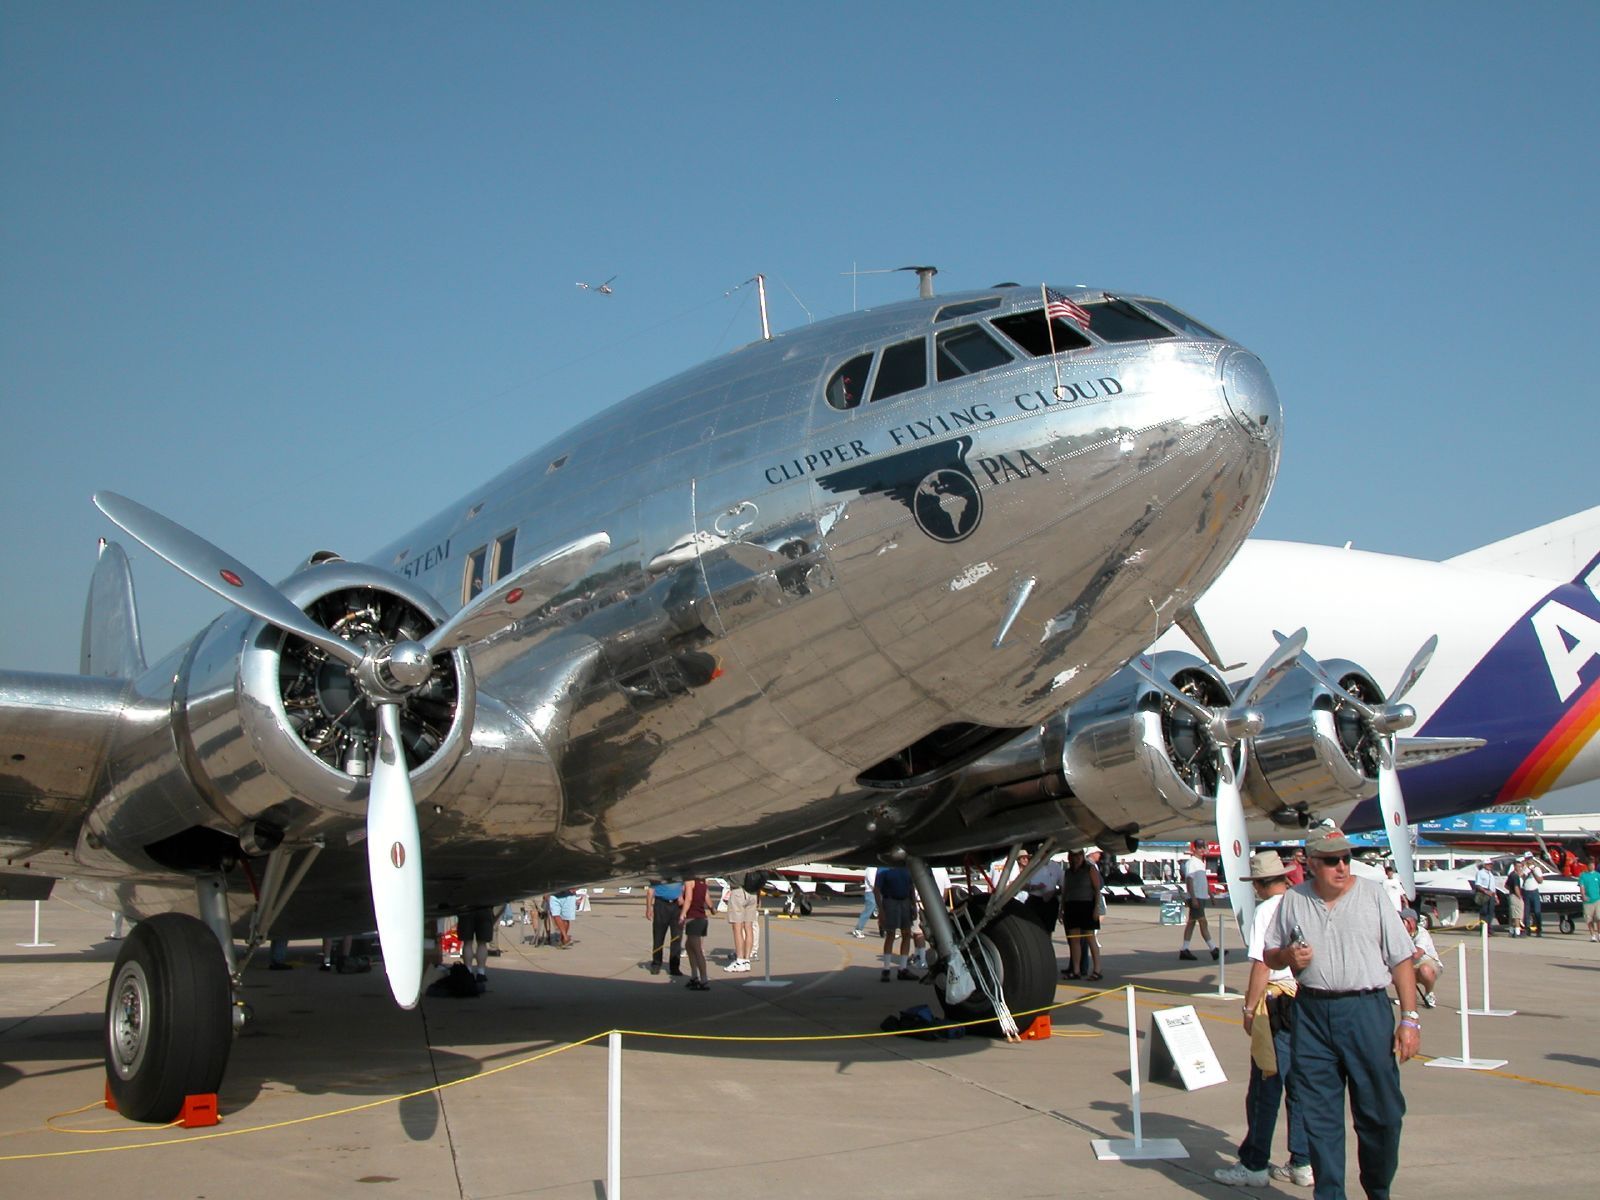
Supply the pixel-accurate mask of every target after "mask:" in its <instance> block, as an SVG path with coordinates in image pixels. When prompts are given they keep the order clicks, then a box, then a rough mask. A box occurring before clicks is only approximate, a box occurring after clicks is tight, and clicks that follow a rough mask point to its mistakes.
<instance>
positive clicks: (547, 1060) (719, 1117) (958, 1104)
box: [0, 885, 1600, 1200]
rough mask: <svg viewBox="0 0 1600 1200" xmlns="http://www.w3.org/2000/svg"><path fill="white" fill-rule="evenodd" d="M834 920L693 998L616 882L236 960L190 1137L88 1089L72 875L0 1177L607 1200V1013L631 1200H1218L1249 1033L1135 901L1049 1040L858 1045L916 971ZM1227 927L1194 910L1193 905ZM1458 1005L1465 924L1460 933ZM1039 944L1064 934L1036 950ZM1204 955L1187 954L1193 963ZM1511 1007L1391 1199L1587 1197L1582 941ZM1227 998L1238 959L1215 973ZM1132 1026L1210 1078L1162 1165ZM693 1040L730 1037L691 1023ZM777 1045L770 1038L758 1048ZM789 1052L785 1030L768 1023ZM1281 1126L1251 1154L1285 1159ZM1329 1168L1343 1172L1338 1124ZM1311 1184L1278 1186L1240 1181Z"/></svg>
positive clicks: (1185, 1104)
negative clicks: (424, 951)
mask: <svg viewBox="0 0 1600 1200" xmlns="http://www.w3.org/2000/svg"><path fill="white" fill-rule="evenodd" d="M855 912H856V907H855V905H853V904H850V905H846V904H844V903H837V904H834V905H831V906H829V905H821V906H819V907H818V909H817V911H816V914H815V915H813V916H811V917H808V918H803V919H800V920H781V919H774V920H772V921H771V923H770V927H771V932H770V936H769V941H768V942H767V943H766V944H764V945H763V947H762V955H763V958H764V959H765V960H766V961H767V962H770V963H771V965H772V967H773V969H774V972H775V977H777V978H781V979H786V980H789V981H791V982H790V984H789V986H787V987H783V988H771V989H763V988H757V987H750V986H746V985H747V984H748V983H750V982H751V981H753V980H755V979H759V978H760V974H759V968H761V967H762V966H763V963H759V962H758V963H757V968H758V972H757V973H756V974H753V975H750V976H739V975H729V974H726V973H725V972H723V971H722V969H721V966H720V964H721V962H724V961H726V959H727V957H728V954H727V949H728V947H729V946H730V945H731V938H730V937H729V932H728V929H727V925H726V923H725V922H724V921H721V920H716V921H713V923H712V930H711V937H710V938H709V939H708V941H709V947H710V949H711V950H712V952H713V956H714V959H715V962H714V965H713V967H712V975H713V979H712V990H711V991H710V992H707V993H696V992H690V991H687V990H686V989H685V988H684V987H683V986H681V984H682V982H683V981H682V980H672V979H669V978H668V977H667V975H666V974H665V973H663V974H662V975H661V976H659V977H653V976H651V975H649V974H648V973H647V972H646V971H645V970H644V962H645V959H646V954H647V944H648V942H649V928H648V926H647V925H646V923H645V920H644V915H643V901H642V899H641V898H640V896H639V895H638V894H635V895H633V896H630V897H615V896H607V897H605V898H600V899H597V900H596V902H595V905H594V911H593V912H592V913H588V914H583V915H581V916H580V917H579V919H578V921H577V923H576V926H575V933H576V936H577V938H578V942H577V944H576V945H575V946H574V947H572V948H571V949H567V950H562V949H557V948H547V947H534V946H530V945H525V944H524V943H523V941H522V938H523V935H524V933H525V932H526V930H525V929H524V927H522V926H515V927H512V928H506V929H502V930H501V931H500V944H501V946H502V947H503V948H504V953H503V954H502V955H501V956H500V957H498V958H493V959H491V960H490V982H491V986H490V990H489V991H488V993H487V994H485V995H483V996H480V997H477V998H473V999H431V998H430V999H425V1000H424V1001H423V1002H422V1004H421V1005H419V1007H418V1008H417V1009H416V1010H415V1011H412V1012H404V1011H402V1010H399V1009H397V1008H396V1007H395V1005H394V1004H393V1002H392V1001H391V1000H390V998H389V995H388V989H387V987H386V985H385V983H384V980H383V976H382V975H381V974H380V973H378V972H376V971H375V972H373V973H371V974H366V975H339V974H334V973H323V972H320V971H318V970H317V966H316V962H317V947H316V946H315V945H314V944H309V943H308V944H297V945H296V946H295V947H294V949H293V952H292V961H293V962H294V967H295V969H294V970H292V971H282V972H269V971H268V970H267V969H266V963H265V961H264V955H262V956H261V957H259V958H258V959H257V960H256V961H255V962H254V963H253V964H252V966H251V967H250V968H249V970H248V971H247V973H246V982H247V990H246V998H247V1000H248V1002H249V1003H250V1005H251V1006H252V1007H253V1009H254V1012H255V1017H256V1020H255V1022H254V1023H253V1025H252V1026H251V1027H250V1028H249V1029H248V1030H247V1031H246V1032H245V1033H244V1034H243V1035H242V1036H241V1037H239V1038H238V1039H237V1040H236V1042H235V1044H234V1049H233V1056H232V1059H231V1060H230V1063H229V1067H228V1073H227V1076H226V1078H225V1080H224V1083H223V1090H222V1092H221V1095H220V1106H221V1112H222V1118H223V1119H222V1123H221V1124H220V1125H218V1126H216V1127H214V1128H211V1129H200V1130H181V1129H151V1128H148V1127H143V1126H138V1125H134V1124H132V1123H130V1122H127V1121H125V1120H123V1119H122V1118H121V1117H119V1116H117V1115H116V1114H114V1113H111V1112H108V1111H106V1110H105V1109H104V1108H103V1107H101V1106H100V1105H99V1103H98V1102H99V1101H100V1099H101V1097H102V1095H103V1084H104V1068H103V1065H102V1061H101V1036H102V1035H101V1010H102V1006H103V1003H104V993H105V986H106V981H107V978H108V976H109V971H110V965H111V962H112V960H113V959H114V958H115V955H116V951H117V948H118V947H117V944H116V943H113V942H110V941H107V940H106V934H107V932H108V931H109V929H110V919H109V917H108V916H106V915H105V914H104V913H102V912H100V911H99V910H97V909H94V908H92V907H90V906H89V905H87V904H86V903H85V902H83V901H82V900H80V899H78V898H76V896H75V894H74V893H73V892H72V891H71V889H70V887H68V886H67V885H63V886H62V887H61V888H60V889H58V895H57V898H56V899H54V900H52V901H49V902H47V903H46V904H44V905H43V908H42V920H41V930H42V940H45V941H50V942H54V943H56V944H55V945H54V946H53V947H50V948H32V947H24V946H19V945H17V943H19V942H28V941H31V940H32V935H33V905H32V904H31V903H17V902H12V903H4V904H0V1194H4V1195H7V1196H66V1195H72V1196H84V1195H108V1196H109V1195H116V1196H118V1197H119V1198H125V1197H143V1196H151V1197H158V1196H159V1197H178V1196H194V1197H211V1198H215V1197H223V1196H226V1197H253V1196H270V1197H273V1198H274V1200H298V1198H299V1197H322V1196H325V1195H327V1194H330V1192H331V1193H334V1194H340V1195H348V1194H352V1193H354V1192H357V1191H359V1189H358V1188H356V1187H354V1186H352V1185H373V1194H374V1195H382V1196H385V1197H402V1196H405V1197H409V1196H421V1197H449V1196H458V1197H472V1198H475V1200H476V1198H484V1200H488V1198H492V1197H514V1196H538V1197H552V1198H562V1200H568V1198H571V1200H595V1198H596V1197H603V1196H605V1194H606V1192H605V1184H604V1180H605V1174H606V1072H607V1052H606V1044H605V1038H604V1037H601V1038H600V1039H599V1040H598V1041H597V1042H595V1043H593V1044H587V1045H580V1044H578V1043H581V1042H583V1040H584V1039H586V1038H590V1037H593V1036H595V1035H602V1034H604V1033H605V1032H606V1031H607V1030H610V1029H613V1028H618V1029H623V1030H637V1031H649V1032H653V1033H659V1034H671V1035H674V1036H673V1037H671V1038H646V1037H643V1036H638V1035H635V1034H627V1035H625V1037H624V1039H623V1045H624V1052H623V1098H622V1130H623V1134H622V1189H621V1190H622V1194H623V1195H625V1196H627V1197H630V1198H634V1197H638V1198H641V1200H644V1198H656V1197H697V1198H703V1197H706V1196H710V1195H730V1194H740V1195H752V1194H762V1195H767V1196H774V1197H791V1196H793V1197H811V1196H817V1197H822V1196H851V1197H855V1196H862V1195H871V1196H918V1197H925V1196H929V1195H937V1194H941V1193H943V1194H952V1195H960V1196H964V1197H979V1198H981V1197H1033V1196H1075V1197H1082V1196H1116V1197H1118V1198H1119V1200H1147V1198H1148V1200H1156V1198H1167V1197H1180V1196H1206V1197H1221V1196H1226V1195H1229V1194H1231V1193H1233V1192H1234V1191H1235V1190H1236V1189H1233V1188H1230V1187H1228V1186H1226V1185H1223V1184H1219V1183H1216V1182H1214V1181H1213V1180H1212V1178H1211V1172H1212V1170H1213V1169H1214V1168H1216V1167H1219V1166H1224V1165H1227V1164H1229V1163H1231V1162H1233V1161H1234V1157H1235V1146H1236V1144H1237V1142H1238V1139H1239V1138H1240V1136H1241V1135H1242V1134H1243V1131H1244V1080H1245V1078H1246V1075H1247V1068H1248V1051H1247V1046H1246V1041H1245V1038H1244V1035H1243V1031H1242V1029H1241V1028H1240V1022H1239V1017H1238V1012H1239V1002H1238V1000H1237V999H1226V998H1219V997H1218V996H1217V994H1216V992H1217V986H1218V967H1217V965H1216V964H1214V963H1212V962H1210V961H1207V960H1205V959H1204V957H1202V961H1201V962H1198V963H1184V962H1180V961H1179V960H1178V958H1177V948H1178V940H1179V931H1178V930H1177V929H1174V928H1171V927H1163V926H1161V925H1159V924H1158V923H1157V915H1158V914H1157V909H1156V907H1155V906H1153V905H1151V906H1148V907H1147V906H1129V907H1116V906H1114V907H1113V908H1112V910H1111V912H1110V914H1109V915H1108V917H1107V920H1106V927H1105V930H1104V933H1103V941H1104V945H1105V973H1106V979H1105V982H1104V983H1103V984H1096V985H1093V988H1094V989H1101V988H1115V989H1116V990H1115V991H1112V992H1109V993H1101V992H1099V991H1098V990H1090V988H1088V987H1082V986H1079V985H1074V984H1069V983H1065V982H1064V983H1063V984H1062V985H1061V987H1060V989H1059V991H1058V994H1057V999H1058V1001H1060V1002H1063V1003H1065V1004H1066V1005H1067V1007H1064V1008H1061V1009H1059V1010H1057V1011H1056V1012H1055V1013H1054V1014H1053V1025H1054V1036H1053V1037H1052V1038H1050V1039H1049V1040H1048V1041H1040V1042H1030V1043H1022V1044H1016V1045H1008V1044H1006V1043H1004V1042H998V1041H993V1040H990V1039H988V1038H983V1037H968V1038H964V1039H962V1040H959V1041H949V1042H943V1041H941V1042H925V1041H918V1040H911V1039H905V1038H883V1037H862V1036H860V1035H863V1034H872V1033H875V1032H877V1030H878V1027H879V1023H880V1022H881V1021H882V1019H883V1018H884V1017H885V1016H886V1015H888V1014H890V1013H893V1012H896V1011H898V1010H899V1009H901V1008H905V1007H909V1006H911V1005H914V1004H918V1003H923V1002H927V1003H929V1004H930V1005H932V1004H933V998H932V995H931V989H929V988H927V987H925V986H922V985H920V984H917V983H910V982H900V981H898V980H897V981H895V982H892V983H888V984H884V983H880V982H879V979H878V962H877V960H876V957H875V955H876V953H877V952H878V950H879V947H878V946H877V945H875V944H874V942H873V941H871V940H868V941H857V940H855V939H853V938H851V937H850V936H849V930H850V928H851V926H852V924H853V922H854V916H855ZM1221 915H1222V914H1221V913H1220V912H1219V913H1218V914H1217V916H1218V917H1220V916H1221ZM1436 936H1437V939H1438V942H1439V946H1440V950H1441V951H1442V952H1443V953H1444V955H1445V957H1446V960H1447V962H1448V964H1449V967H1450V970H1449V973H1448V974H1447V976H1446V979H1445V981H1444V982H1443V983H1442V984H1441V988H1440V992H1441V1006H1440V1007H1439V1008H1438V1009H1436V1010H1434V1011H1431V1012H1424V1014H1423V1018H1424V1036H1423V1054H1424V1057H1425V1058H1426V1057H1428V1056H1435V1055H1459V1053H1460V1045H1459V1032H1458V1030H1459V1018H1458V1017H1457V1015H1456V1012H1455V1010H1454V1007H1453V1004H1454V1001H1455V998H1456V996H1457V985H1458V980H1457V979H1456V976H1455V961H1456V960H1455V955H1456V950H1455V946H1456V943H1457V942H1458V941H1459V940H1461V938H1462V936H1463V935H1462V934H1460V933H1456V932H1453V931H1447V930H1445V931H1439V932H1438V933H1437V934H1436ZM1468 946H1469V955H1468V962H1469V975H1470V976H1471V979H1470V984H1471V987H1472V989H1473V1003H1474V1004H1475V1005H1478V1004H1481V998H1479V997H1478V996H1477V990H1478V988H1479V986H1480V985H1479V979H1480V974H1479V972H1480V964H1479V957H1478V941H1477V938H1476V937H1475V936H1471V937H1469V938H1468ZM1058 949H1059V950H1060V951H1061V954H1062V956H1063V958H1064V955H1065V944H1064V942H1061V941H1059V939H1058ZM1201 953H1202V956H1203V955H1204V950H1203V948H1202V950H1201ZM1490 965H1491V976H1492V998H1493V1001H1494V1004H1495V1006H1496V1007H1498V1008H1514V1009H1517V1010H1518V1012H1517V1015H1516V1016H1514V1017H1507V1018H1489V1017H1477V1018H1473V1020H1472V1024H1471V1039H1472V1051H1473V1054H1474V1056H1475V1057H1480V1058H1484V1057H1494V1058H1504V1059H1507V1060H1509V1061H1508V1063H1507V1065H1506V1066H1505V1067H1503V1068H1501V1069H1499V1070H1497V1071H1491V1072H1475V1071H1456V1070H1444V1069H1437V1068H1428V1067H1426V1066H1425V1065H1424V1062H1423V1061H1416V1062H1413V1063H1410V1064H1407V1065H1406V1066H1405V1067H1404V1068H1403V1071H1402V1080H1403V1084H1404V1087H1405V1092H1406V1100H1407V1104H1408V1106H1409V1113H1408V1116H1407V1118H1406V1125H1405V1133H1404V1140H1403V1145H1402V1166H1401V1170H1400V1175H1399V1178H1398V1179H1397V1181H1396V1185H1395V1189H1394V1192H1395V1195H1397V1196H1400V1197H1405V1198H1406V1200H1433V1198H1438V1200H1462V1198H1463V1197H1467V1196H1475V1195H1482V1194H1486V1193H1491V1192H1498V1191H1502V1190H1504V1189H1506V1188H1508V1187H1515V1188H1522V1189H1526V1188H1530V1187H1532V1188H1537V1189H1538V1190H1539V1191H1540V1192H1541V1193H1543V1194H1549V1195H1559V1194H1561V1193H1563V1192H1564V1191H1566V1192H1570V1193H1571V1194H1573V1195H1578V1194H1586V1193H1588V1192H1589V1191H1592V1190H1593V1181H1594V1180H1595V1178H1596V1177H1597V1173H1600V1139H1597V1138H1596V1137H1595V1130H1596V1129H1597V1128H1600V945H1596V944H1594V943H1591V942H1590V941H1589V940H1588V937H1587V935H1586V934H1585V933H1583V932H1582V931H1581V929H1580V932H1579V933H1577V934H1575V935H1571V936H1562V935H1559V934H1552V935H1550V936H1547V937H1544V938H1540V939H1527V940H1516V941H1513V940H1511V939H1509V938H1504V937H1497V938H1495V939H1494V941H1493V943H1492V952H1491V956H1490ZM1224 978H1225V981H1226V983H1227V984H1228V985H1229V986H1230V988H1232V989H1234V990H1242V987H1243V984H1244V980H1245V968H1244V966H1243V965H1242V964H1241V963H1238V962H1230V963H1228V964H1227V966H1226V975H1225V977H1224ZM1127 983H1134V984H1136V985H1137V986H1138V988H1139V991H1138V993H1137V998H1138V1006H1139V1014H1140V1026H1141V1028H1140V1030H1139V1034H1140V1040H1141V1045H1143V1044H1144V1042H1145V1039H1146V1038H1147V1036H1148V1033H1149V1025H1150V1015H1149V1014H1150V1013H1151V1012H1152V1011H1154V1010H1155V1009H1158V1008H1164V1007H1169V1006H1172V1005H1178V1004H1193V1005H1194V1006H1195V1008H1196V1009H1197V1011H1198V1012H1199V1014H1200V1016H1201V1018H1202V1023H1203V1028H1204V1029H1205V1031H1206V1033H1207V1035H1208V1036H1209V1039H1210V1041H1211V1044H1212V1046H1213V1047H1214V1048H1215V1050H1216V1052H1217V1055H1218V1058H1219V1059H1220V1061H1221V1064H1222V1067H1223V1069H1224V1071H1225V1072H1226V1073H1227V1076H1228V1081H1227V1082H1226V1083H1222V1084H1218V1085H1215V1086H1212V1087H1208V1088H1204V1089H1201V1090H1199V1091H1195V1092H1188V1091H1185V1090H1183V1089H1182V1088H1181V1087H1180V1086H1175V1085H1172V1084H1169V1083H1145V1084H1144V1086H1143V1090H1142V1111H1143V1132H1144V1136H1145V1137H1146V1138H1176V1139H1178V1140H1179V1141H1181V1142H1182V1144H1183V1146H1184V1148H1185V1149H1186V1150H1187V1151H1188V1157H1187V1158H1184V1159H1176V1160H1169V1161H1155V1162H1142V1163H1115V1162H1105V1163H1102V1162H1099V1161H1097V1160H1096V1158H1095V1156H1094V1153H1093V1151H1092V1149H1091V1145H1090V1143H1091V1141H1092V1140H1093V1139H1096V1138H1128V1137H1131V1135H1132V1122H1131V1111H1130V1089H1129V1078H1128V1045H1127V1040H1126V1030H1125V1025H1126V1019H1125V1011H1126V1000H1125V993H1124V992H1123V991H1122V990H1121V987H1122V985H1125V984H1127ZM706 1037H719V1038H735V1039H749V1040H732V1041H706V1040H699V1039H702V1038H706ZM784 1039H790V1040H784ZM794 1039H800V1040H794ZM1284 1137H1285V1126H1284V1123H1283V1122H1282V1121H1280V1122H1279V1128H1278V1135H1277V1142H1276V1147H1277V1148H1276V1152H1275V1154H1274V1161H1278V1162H1281V1161H1283V1159H1284V1158H1285V1156H1286V1155H1285V1151H1284V1148H1283V1147H1284ZM1348 1143H1349V1150H1350V1160H1351V1161H1350V1168H1349V1181H1350V1187H1351V1188H1352V1189H1353V1191H1354V1194H1359V1189H1358V1188H1357V1186H1356V1170H1355V1162H1354V1137H1353V1135H1352V1136H1351V1137H1350V1138H1349V1139H1348ZM1271 1191H1282V1192H1287V1193H1290V1194H1300V1195H1304V1196H1307V1197H1309V1195H1310V1193H1309V1190H1307V1189H1302V1188H1295V1187H1293V1186H1291V1185H1288V1184H1281V1185H1278V1184H1274V1185H1273V1186H1272V1187H1271V1188H1269V1189H1263V1190H1262V1191H1260V1192H1257V1193H1256V1194H1268V1193H1270V1192H1271Z"/></svg>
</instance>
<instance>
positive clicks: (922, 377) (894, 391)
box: [872, 338, 928, 400]
mask: <svg viewBox="0 0 1600 1200" xmlns="http://www.w3.org/2000/svg"><path fill="white" fill-rule="evenodd" d="M927 384H928V343H927V340H926V339H924V338H917V339H916V340H915V341H910V342H897V343H896V344H895V345H893V346H889V347H887V348H886V349H885V350H884V352H883V360H882V361H881V362H879V363H878V378H877V379H875V380H873V383H872V398H873V399H874V400H884V399H887V398H888V397H890V396H898V395H899V394H900V393H901V392H914V391H916V390H917V389H918V388H919V387H926V386H927Z"/></svg>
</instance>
